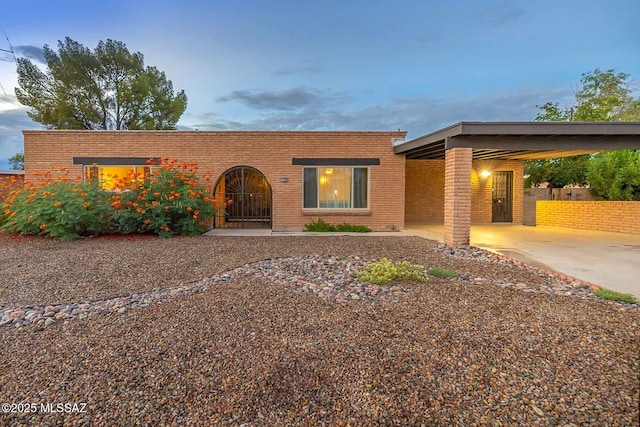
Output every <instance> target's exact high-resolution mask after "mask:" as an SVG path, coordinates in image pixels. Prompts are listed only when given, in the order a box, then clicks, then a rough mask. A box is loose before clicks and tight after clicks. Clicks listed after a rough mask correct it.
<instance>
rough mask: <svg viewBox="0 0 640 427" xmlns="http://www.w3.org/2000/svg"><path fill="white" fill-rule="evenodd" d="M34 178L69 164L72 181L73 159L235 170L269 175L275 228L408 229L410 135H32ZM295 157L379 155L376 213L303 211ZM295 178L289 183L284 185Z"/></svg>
mask: <svg viewBox="0 0 640 427" xmlns="http://www.w3.org/2000/svg"><path fill="white" fill-rule="evenodd" d="M23 133H24V145H25V147H24V150H25V160H26V161H25V170H26V172H27V179H34V178H35V176H34V175H33V173H34V172H35V171H43V170H46V169H50V168H58V167H61V166H66V167H68V168H70V169H71V174H70V175H71V176H76V175H81V174H82V166H81V165H73V157H169V158H170V159H176V160H178V161H179V162H183V161H188V162H194V161H195V162H197V163H198V165H199V167H200V170H201V171H203V172H209V173H211V176H212V177H213V179H214V181H215V180H217V179H218V178H219V177H220V175H221V174H223V173H224V172H225V171H226V170H228V169H230V168H232V167H234V166H240V165H243V166H251V167H253V168H256V169H258V170H259V171H261V172H262V173H263V174H264V175H265V176H266V178H267V180H268V181H269V183H270V184H271V187H272V192H273V209H272V214H273V230H274V231H287V230H300V229H302V227H303V226H304V224H305V223H308V222H310V221H311V220H312V219H315V218H317V217H318V216H320V215H322V216H326V217H327V218H326V220H327V221H330V222H333V223H340V222H345V221H346V222H351V223H355V224H363V225H367V226H369V227H370V228H372V229H374V230H388V229H390V228H391V226H392V225H393V226H396V227H399V228H402V227H404V197H405V194H404V180H405V174H404V167H405V158H404V156H399V155H395V154H394V153H393V140H394V139H402V138H403V137H404V135H405V133H404V132H358V131H354V132H210V131H24V132H23ZM294 157H317V158H318V157H319V158H327V157H328V158H332V157H354V158H358V157H360V158H362V157H367V158H370V157H374V158H379V159H380V165H379V166H371V169H370V181H369V183H370V188H369V196H370V198H369V206H370V208H369V212H367V214H366V215H362V214H358V215H357V216H356V215H351V214H349V213H348V212H347V213H345V214H335V215H332V216H331V217H329V212H326V211H324V212H317V213H315V212H308V211H305V212H303V210H302V167H301V166H293V165H292V164H291V159H292V158H294ZM281 178H288V180H289V181H288V182H287V183H282V182H280V179H281Z"/></svg>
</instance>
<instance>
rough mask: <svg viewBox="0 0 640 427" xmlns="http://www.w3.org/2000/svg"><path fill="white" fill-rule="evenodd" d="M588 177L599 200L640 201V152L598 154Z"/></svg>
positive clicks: (593, 192)
mask: <svg viewBox="0 0 640 427" xmlns="http://www.w3.org/2000/svg"><path fill="white" fill-rule="evenodd" d="M587 176H588V178H589V183H590V187H591V193H592V194H593V195H594V196H595V197H596V198H597V199H601V200H640V150H618V151H610V152H607V153H598V155H596V156H594V157H593V159H592V160H591V162H590V163H589V169H588V173H587Z"/></svg>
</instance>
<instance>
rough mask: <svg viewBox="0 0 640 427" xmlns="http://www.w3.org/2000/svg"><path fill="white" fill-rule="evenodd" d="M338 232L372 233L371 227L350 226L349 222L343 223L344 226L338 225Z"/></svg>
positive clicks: (336, 227)
mask: <svg viewBox="0 0 640 427" xmlns="http://www.w3.org/2000/svg"><path fill="white" fill-rule="evenodd" d="M335 229H336V231H340V232H343V233H344V232H348V233H368V232H370V231H371V229H370V228H369V227H367V226H366V225H356V224H349V223H348V222H343V223H342V224H338V225H336V226H335Z"/></svg>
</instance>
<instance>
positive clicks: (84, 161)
mask: <svg viewBox="0 0 640 427" xmlns="http://www.w3.org/2000/svg"><path fill="white" fill-rule="evenodd" d="M149 159H152V160H154V163H156V164H157V163H158V158H154V157H74V158H73V164H74V165H92V164H94V163H95V164H97V165H100V166H138V165H146V164H147V162H148V161H149Z"/></svg>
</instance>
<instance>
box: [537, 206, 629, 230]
mask: <svg viewBox="0 0 640 427" xmlns="http://www.w3.org/2000/svg"><path fill="white" fill-rule="evenodd" d="M638 218H640V202H621V201H620V202H603V201H575V200H569V201H560V200H538V201H537V202H536V225H547V226H553V227H567V228H577V229H583V230H598V231H613V232H617V233H628V234H640V222H638Z"/></svg>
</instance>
